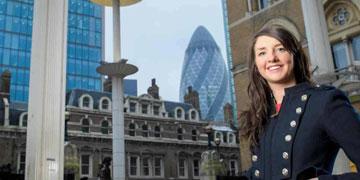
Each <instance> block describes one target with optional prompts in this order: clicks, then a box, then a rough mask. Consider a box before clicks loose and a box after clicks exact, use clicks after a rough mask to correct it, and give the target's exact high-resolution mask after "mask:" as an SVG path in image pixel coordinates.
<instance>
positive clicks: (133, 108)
mask: <svg viewBox="0 0 360 180" xmlns="http://www.w3.org/2000/svg"><path fill="white" fill-rule="evenodd" d="M130 112H132V113H134V112H136V103H132V102H131V103H130Z"/></svg>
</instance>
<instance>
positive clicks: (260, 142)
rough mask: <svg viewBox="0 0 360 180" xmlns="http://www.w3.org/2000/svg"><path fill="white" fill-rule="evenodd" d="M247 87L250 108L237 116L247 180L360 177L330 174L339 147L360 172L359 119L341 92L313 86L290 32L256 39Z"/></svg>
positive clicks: (268, 32)
mask: <svg viewBox="0 0 360 180" xmlns="http://www.w3.org/2000/svg"><path fill="white" fill-rule="evenodd" d="M249 82H250V84H249V86H248V94H249V97H250V100H251V104H250V107H249V109H248V110H246V111H244V112H242V113H241V114H240V117H239V118H240V121H239V122H240V123H239V124H240V133H241V135H242V137H243V138H244V139H247V140H248V142H249V144H250V146H251V147H250V148H251V152H252V156H251V160H252V167H251V168H250V169H249V170H248V171H247V172H246V174H245V175H246V177H247V178H248V179H291V180H295V179H296V180H308V179H311V178H313V179H311V180H316V179H320V180H328V179H334V180H335V179H342V180H345V179H348V180H350V179H359V178H360V174H358V173H347V174H341V175H331V172H332V169H333V162H334V160H335V158H336V155H337V153H338V151H339V148H342V149H343V150H344V151H345V153H346V154H347V155H348V157H349V158H350V159H351V160H352V161H353V162H354V163H355V164H356V166H358V167H360V155H359V153H358V151H359V149H360V141H358V138H360V119H359V116H358V114H356V112H355V111H354V109H353V107H352V106H351V105H350V102H349V100H348V98H347V96H346V95H345V94H344V93H343V92H342V91H340V90H338V89H336V88H334V87H330V86H314V85H313V83H312V81H311V73H310V70H309V61H308V60H307V58H306V56H305V54H304V51H303V50H302V47H301V45H300V44H299V42H298V41H297V40H296V38H295V37H294V36H293V35H292V34H291V33H290V32H289V31H287V30H285V29H283V28H280V27H275V26H273V27H267V28H264V29H262V30H261V31H260V32H258V33H257V34H256V36H255V37H254V39H253V41H252V44H251V49H250V59H249ZM340 117H341V118H340Z"/></svg>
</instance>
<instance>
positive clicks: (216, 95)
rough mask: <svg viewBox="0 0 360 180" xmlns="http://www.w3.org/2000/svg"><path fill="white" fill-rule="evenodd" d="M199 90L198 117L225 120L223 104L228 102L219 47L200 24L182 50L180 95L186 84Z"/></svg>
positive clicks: (227, 80)
mask: <svg viewBox="0 0 360 180" xmlns="http://www.w3.org/2000/svg"><path fill="white" fill-rule="evenodd" d="M189 86H192V89H193V90H196V91H197V92H198V93H199V101H200V102H199V103H200V110H201V118H202V119H204V120H212V121H224V111H223V107H224V105H225V104H226V103H231V99H230V88H229V78H228V71H227V68H226V65H225V62H224V59H223V57H222V55H221V51H220V48H219V47H218V45H217V44H216V42H215V40H214V38H213V37H212V36H211V34H210V33H209V31H208V30H207V29H206V28H205V27H203V26H199V27H198V28H197V29H196V30H195V32H194V34H193V35H192V37H191V40H190V43H189V45H188V47H187V49H186V51H185V58H184V63H183V67H182V73H181V83H180V97H179V100H180V101H181V102H184V95H185V94H186V93H187V92H186V91H187V87H189Z"/></svg>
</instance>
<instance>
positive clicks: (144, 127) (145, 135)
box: [142, 124, 149, 137]
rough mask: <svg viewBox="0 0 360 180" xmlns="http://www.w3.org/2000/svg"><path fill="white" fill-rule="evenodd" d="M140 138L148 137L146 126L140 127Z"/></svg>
mask: <svg viewBox="0 0 360 180" xmlns="http://www.w3.org/2000/svg"><path fill="white" fill-rule="evenodd" d="M142 136H143V137H149V129H148V126H147V125H146V124H144V125H143V126H142Z"/></svg>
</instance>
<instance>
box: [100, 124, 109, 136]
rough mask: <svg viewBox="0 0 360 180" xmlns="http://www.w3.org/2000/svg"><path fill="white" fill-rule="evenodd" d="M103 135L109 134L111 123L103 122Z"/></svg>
mask: <svg viewBox="0 0 360 180" xmlns="http://www.w3.org/2000/svg"><path fill="white" fill-rule="evenodd" d="M101 133H102V134H109V123H108V122H107V121H102V122H101Z"/></svg>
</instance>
